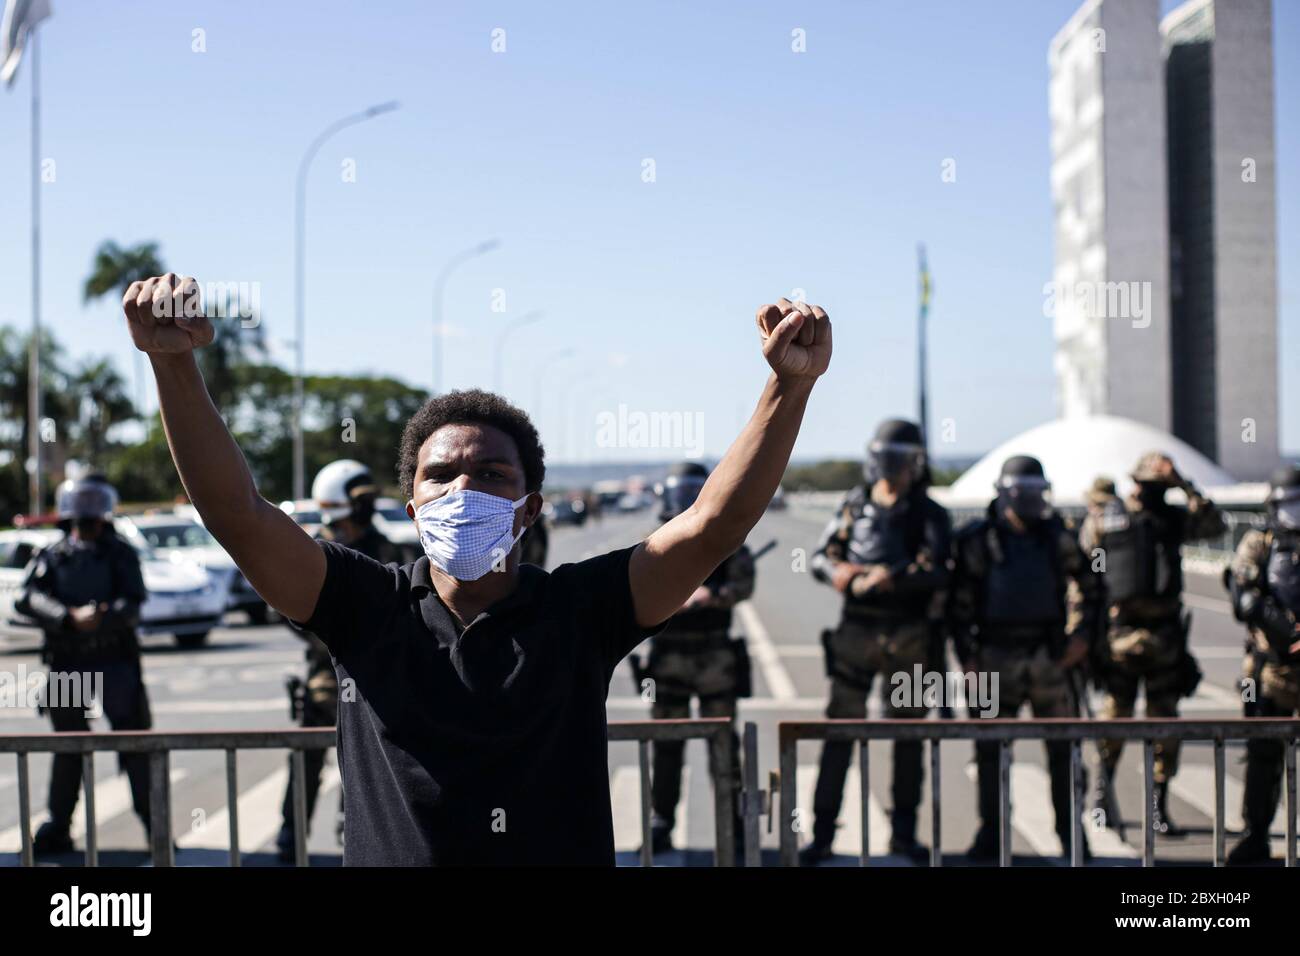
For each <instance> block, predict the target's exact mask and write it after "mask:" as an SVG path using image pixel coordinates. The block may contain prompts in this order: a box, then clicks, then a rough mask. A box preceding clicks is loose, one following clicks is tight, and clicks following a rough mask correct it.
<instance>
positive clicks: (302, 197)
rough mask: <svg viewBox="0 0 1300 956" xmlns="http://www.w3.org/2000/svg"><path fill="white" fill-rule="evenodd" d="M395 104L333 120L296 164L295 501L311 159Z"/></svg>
mask: <svg viewBox="0 0 1300 956" xmlns="http://www.w3.org/2000/svg"><path fill="white" fill-rule="evenodd" d="M397 106H398V104H397V103H396V102H395V101H392V102H388V103H380V104H379V105H377V106H372V107H370V108H369V109H367V110H362V111H361V112H360V113H353V114H351V115H349V116H345V117H343V118H342V119H340V120H336V121H335V122H333V123H331V124H330V125H329V126H327V127H326V128H325V129H324V130H322V131H321V133H320V135H319V136H317V137H316V138H315V139H314V140H312V142H311V145H310V146H308V147H307V152H305V153H303V156H302V161H301V162H300V163H299V164H298V179H297V184H296V190H295V192H294V233H293V285H294V295H293V299H294V310H293V311H294V352H295V363H294V374H293V497H294V499H295V500H297V499H300V498H302V497H304V495H305V491H304V485H305V481H304V476H303V444H302V405H303V395H302V377H303V349H304V337H305V335H306V331H305V319H304V317H305V315H306V285H307V281H306V268H305V262H306V244H307V173H308V171H309V170H310V168H311V161H312V160H313V159H315V158H316V154H317V153H318V152H319V151H320V148H321V147H322V146H323V145H325V141H326V140H327V139H329V138H330V137H331V136H333V135H334V134H335V133H337V132H339V130H342V129H346V128H347V127H349V126H355V125H356V124H357V123H364V122H365V121H366V120H368V119H373V118H374V117H376V116H380V115H382V114H383V113H391V112H392V111H393V110H395V109H397Z"/></svg>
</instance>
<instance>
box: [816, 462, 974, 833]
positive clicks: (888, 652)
mask: <svg viewBox="0 0 1300 956" xmlns="http://www.w3.org/2000/svg"><path fill="white" fill-rule="evenodd" d="M950 528H951V526H950V523H949V520H948V513H947V512H946V511H944V509H943V508H941V507H940V506H939V505H937V504H935V503H934V502H933V501H932V500H931V499H930V498H929V497H928V496H927V495H926V494H925V493H924V491H923V490H916V491H914V492H913V493H911V494H908V495H904V496H902V497H900V498H899V500H898V501H897V502H895V504H894V505H893V506H892V507H884V506H882V505H879V504H876V503H875V502H873V501H871V499H870V495H869V491H868V489H867V487H866V486H859V487H857V488H855V489H853V490H852V491H850V492H849V493H848V494H847V495H846V496H845V498H844V500H843V502H842V503H841V505H840V508H839V514H838V516H837V517H835V518H833V519H832V520H831V521H830V523H829V524H828V525H827V526H826V529H825V531H824V532H823V534H822V538H821V542H820V544H819V545H818V548H817V551H816V553H815V554H814V556H813V560H812V572H813V576H814V577H816V578H817V580H819V581H821V582H822V583H823V584H830V583H831V582H832V579H833V576H834V573H835V567H836V565H837V564H839V563H840V562H842V561H849V562H853V563H856V564H861V565H863V566H866V567H871V566H875V565H883V566H885V567H887V568H888V569H889V571H890V572H891V580H892V582H893V584H892V587H891V588H890V589H889V590H888V591H874V590H873V591H871V592H867V593H862V592H861V591H855V588H854V586H853V585H851V586H850V588H849V590H848V592H847V593H846V594H845V598H844V606H843V610H842V612H841V617H840V623H839V626H838V627H837V628H836V629H835V630H834V631H826V632H824V633H823V634H822V644H823V648H824V650H825V652H826V670H827V676H828V677H829V678H830V681H831V693H830V701H829V702H828V703H827V706H826V716H827V717H829V718H831V719H849V720H863V719H865V718H866V716H867V695H868V694H869V693H870V692H871V685H872V683H873V682H874V681H875V679H876V676H877V675H879V676H880V677H881V685H880V691H881V697H882V700H883V704H884V710H885V713H886V715H887V716H889V717H891V718H900V719H901V718H920V717H924V716H925V715H926V708H925V707H910V706H896V705H895V703H894V701H893V700H892V699H891V698H892V696H893V695H892V693H891V691H892V686H891V676H892V675H893V674H896V673H898V672H900V671H902V672H904V673H906V674H908V675H911V674H912V673H913V669H914V668H915V667H916V666H918V665H919V666H921V667H922V668H923V669H924V668H926V667H927V666H928V665H930V664H931V662H932V661H933V656H934V654H933V640H932V638H933V636H934V634H935V633H936V631H937V627H936V625H937V620H938V617H939V612H940V609H941V607H942V601H943V597H942V589H943V588H944V587H945V585H946V584H947V580H948V557H949V553H948V552H949V533H950ZM858 580H859V581H860V580H861V578H859V579H858ZM855 584H856V582H855ZM893 756H894V761H893V763H894V766H893V797H892V798H893V813H892V821H891V822H892V828H893V836H894V839H895V841H896V842H897V843H899V844H902V845H905V846H908V847H914V846H915V845H916V809H917V806H918V805H919V804H920V800H921V781H922V771H921V743H920V741H898V742H896V743H895V744H894V752H893ZM851 759H852V744H850V743H849V742H847V741H828V742H827V743H826V744H824V745H823V747H822V754H821V761H820V766H819V768H818V773H817V789H816V791H815V793H814V796H813V814H814V822H813V845H814V846H824V847H829V846H830V844H831V843H832V842H833V839H834V835H835V826H836V819H837V818H838V817H839V813H840V806H841V804H842V803H843V800H844V780H845V777H846V776H847V774H848V769H849V763H850V761H851ZM863 785H864V786H865V785H866V783H865V781H864V784H863Z"/></svg>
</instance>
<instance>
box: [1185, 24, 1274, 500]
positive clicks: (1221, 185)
mask: <svg viewBox="0 0 1300 956" xmlns="http://www.w3.org/2000/svg"><path fill="white" fill-rule="evenodd" d="M1160 32H1161V35H1162V40H1163V47H1164V56H1165V75H1166V82H1167V90H1168V103H1169V109H1168V129H1169V165H1168V173H1169V190H1170V192H1169V195H1170V233H1171V235H1170V243H1171V253H1172V274H1171V283H1172V285H1171V305H1172V316H1173V328H1174V333H1175V334H1174V343H1173V344H1174V352H1173V397H1174V422H1173V431H1174V433H1175V434H1176V435H1178V436H1179V437H1180V438H1182V439H1184V440H1185V441H1187V442H1188V443H1189V444H1191V445H1192V446H1194V447H1195V448H1197V449H1198V450H1199V451H1201V452H1202V453H1204V454H1205V455H1207V456H1208V457H1210V458H1212V459H1213V460H1215V461H1217V462H1218V463H1219V464H1220V465H1222V466H1223V467H1224V468H1225V469H1227V470H1228V471H1229V472H1231V473H1232V474H1234V475H1236V476H1237V477H1238V478H1242V479H1247V480H1262V479H1264V478H1266V477H1267V476H1268V473H1269V471H1270V470H1271V469H1272V468H1273V467H1274V466H1275V465H1276V464H1277V462H1278V458H1279V455H1278V450H1279V446H1278V376H1277V369H1278V362H1277V340H1278V334H1277V209H1276V179H1275V172H1276V167H1275V157H1274V146H1273V127H1274V103H1273V42H1272V32H1273V14H1272V4H1271V2H1270V0H1190V2H1188V3H1184V4H1183V5H1182V6H1180V7H1178V8H1177V9H1175V10H1173V11H1172V12H1171V13H1170V14H1169V15H1168V16H1167V17H1165V18H1164V20H1163V21H1162V22H1161V24H1160Z"/></svg>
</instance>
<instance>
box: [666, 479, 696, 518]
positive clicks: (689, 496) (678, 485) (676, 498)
mask: <svg viewBox="0 0 1300 956" xmlns="http://www.w3.org/2000/svg"><path fill="white" fill-rule="evenodd" d="M703 488H704V479H703V478H701V477H699V476H697V475H671V476H669V477H668V479H667V480H666V481H664V502H663V517H664V520H667V519H668V518H674V517H676V516H677V515H679V514H681V513H682V512H683V511H685V510H686V509H687V508H689V507H690V506H691V505H693V504H695V499H696V498H698V497H699V496H700V491H701V490H702V489H703Z"/></svg>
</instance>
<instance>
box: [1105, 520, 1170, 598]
mask: <svg viewBox="0 0 1300 956" xmlns="http://www.w3.org/2000/svg"><path fill="white" fill-rule="evenodd" d="M1101 532H1102V533H1101V536H1100V539H1099V541H1098V544H1099V546H1100V547H1101V548H1102V550H1103V551H1104V552H1105V554H1106V592H1107V594H1106V597H1107V600H1108V601H1110V602H1111V603H1115V602H1117V601H1127V600H1132V599H1134V598H1176V597H1178V595H1179V594H1180V593H1181V592H1182V589H1183V571H1182V561H1181V559H1180V557H1179V553H1178V549H1179V546H1180V545H1181V544H1182V541H1181V538H1180V535H1179V531H1178V527H1177V525H1176V524H1175V523H1174V522H1173V521H1172V520H1171V519H1169V518H1164V517H1161V516H1160V515H1158V514H1156V513H1154V512H1152V511H1148V510H1146V509H1143V510H1141V511H1130V510H1128V509H1127V508H1125V507H1124V505H1123V504H1122V503H1116V504H1113V505H1111V506H1110V507H1108V508H1107V509H1106V512H1105V513H1104V514H1103V515H1102V517H1101Z"/></svg>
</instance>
